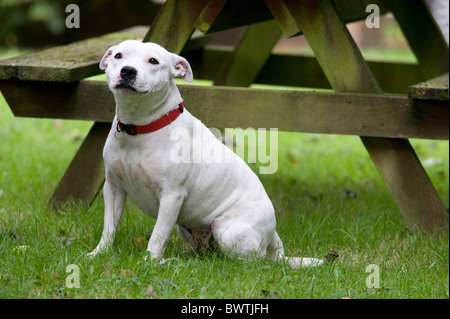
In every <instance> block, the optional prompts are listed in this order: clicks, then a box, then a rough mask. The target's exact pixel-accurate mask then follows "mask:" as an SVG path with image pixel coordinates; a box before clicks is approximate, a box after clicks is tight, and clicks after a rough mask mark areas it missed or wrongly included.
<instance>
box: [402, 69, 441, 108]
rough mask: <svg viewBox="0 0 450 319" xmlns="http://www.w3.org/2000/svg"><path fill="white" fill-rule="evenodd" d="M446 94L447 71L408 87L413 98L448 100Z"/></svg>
mask: <svg viewBox="0 0 450 319" xmlns="http://www.w3.org/2000/svg"><path fill="white" fill-rule="evenodd" d="M448 95H449V94H448V73H447V74H443V75H441V76H438V77H437V78H434V79H431V80H429V81H426V82H422V83H419V84H416V85H412V86H410V87H409V97H411V98H413V99H418V100H440V101H448Z"/></svg>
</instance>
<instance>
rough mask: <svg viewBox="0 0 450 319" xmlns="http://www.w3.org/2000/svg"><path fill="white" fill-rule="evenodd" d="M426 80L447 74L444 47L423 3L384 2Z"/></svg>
mask: <svg viewBox="0 0 450 319" xmlns="http://www.w3.org/2000/svg"><path fill="white" fill-rule="evenodd" d="M385 2H386V4H387V5H388V6H389V7H390V9H391V10H392V12H393V13H394V16H395V19H396V20H397V22H398V23H399V25H400V27H401V28H402V31H403V34H404V35H405V37H406V39H407V40H408V43H409V45H410V47H411V49H412V50H413V51H414V54H415V55H416V57H417V60H418V61H419V65H420V66H421V68H422V71H423V73H424V75H425V77H426V78H427V79H432V78H434V77H437V76H439V75H441V74H444V73H448V72H449V49H448V44H447V43H446V42H445V39H444V37H443V35H442V33H441V32H440V30H439V27H438V25H437V24H436V22H435V21H434V18H433V16H432V15H431V13H430V10H429V9H428V6H427V5H426V3H425V1H424V0H409V1H398V0H386V1H385Z"/></svg>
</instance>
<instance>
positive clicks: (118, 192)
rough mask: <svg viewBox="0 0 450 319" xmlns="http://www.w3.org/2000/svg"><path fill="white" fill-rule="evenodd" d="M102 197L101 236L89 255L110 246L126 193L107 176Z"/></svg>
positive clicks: (92, 255)
mask: <svg viewBox="0 0 450 319" xmlns="http://www.w3.org/2000/svg"><path fill="white" fill-rule="evenodd" d="M103 197H104V201H105V217H104V224H103V232H102V238H101V239H100V243H99V244H98V245H97V247H96V248H95V249H94V250H93V251H92V252H91V253H89V254H88V256H91V257H94V256H95V255H97V254H98V253H100V252H102V251H105V250H106V249H108V248H109V247H111V245H112V243H113V241H114V237H115V235H116V229H117V227H118V226H119V222H120V218H121V217H122V213H123V209H124V206H125V201H126V198H127V194H126V192H125V191H124V190H123V189H122V188H121V187H120V186H119V187H118V186H116V185H114V184H113V183H112V182H111V181H109V179H108V178H107V179H106V181H105V185H104V187H103Z"/></svg>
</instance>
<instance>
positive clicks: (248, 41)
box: [214, 21, 281, 86]
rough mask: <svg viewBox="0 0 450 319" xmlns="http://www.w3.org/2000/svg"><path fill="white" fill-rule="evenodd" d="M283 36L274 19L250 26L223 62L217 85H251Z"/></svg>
mask: <svg viewBox="0 0 450 319" xmlns="http://www.w3.org/2000/svg"><path fill="white" fill-rule="evenodd" d="M280 36H281V30H280V28H279V27H278V25H277V24H276V23H275V22H274V21H265V22H260V23H256V24H253V25H251V26H249V27H248V28H247V30H246V32H245V34H244V36H243V37H242V39H241V41H239V43H238V45H237V46H236V48H235V50H234V51H233V52H232V53H231V54H230V55H229V56H228V58H227V59H226V60H225V63H223V65H222V67H221V69H220V72H219V74H218V75H217V76H216V77H215V79H214V84H215V85H230V86H249V85H250V84H252V83H253V82H254V80H255V79H256V77H257V76H258V74H259V73H260V71H261V69H262V68H263V67H264V64H265V63H266V62H267V60H268V58H269V56H270V54H271V52H272V49H273V47H274V46H275V44H276V43H277V42H278V40H279V38H280Z"/></svg>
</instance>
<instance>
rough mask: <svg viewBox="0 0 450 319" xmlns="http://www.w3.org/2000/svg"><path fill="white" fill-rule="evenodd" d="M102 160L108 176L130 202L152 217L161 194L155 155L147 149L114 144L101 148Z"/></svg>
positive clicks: (155, 212) (156, 209)
mask: <svg viewBox="0 0 450 319" xmlns="http://www.w3.org/2000/svg"><path fill="white" fill-rule="evenodd" d="M104 160H105V166H106V170H107V172H108V174H110V175H111V176H112V177H113V178H114V179H116V180H117V181H118V182H119V183H120V184H121V185H122V187H123V189H124V190H125V191H126V193H127V194H128V196H129V197H130V198H131V199H132V200H133V202H134V203H135V204H136V205H137V206H138V207H139V208H140V209H141V210H142V211H143V212H144V213H146V214H149V215H151V216H153V215H155V216H156V214H157V211H158V207H159V198H160V191H161V186H160V181H159V179H158V174H157V171H158V169H157V167H158V165H157V162H158V156H155V154H152V152H151V151H150V150H149V149H148V148H142V147H132V146H131V147H130V146H125V147H124V146H123V145H120V144H115V145H112V146H108V147H106V148H105V153H104ZM152 168H153V169H152ZM155 216H153V217H155Z"/></svg>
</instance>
